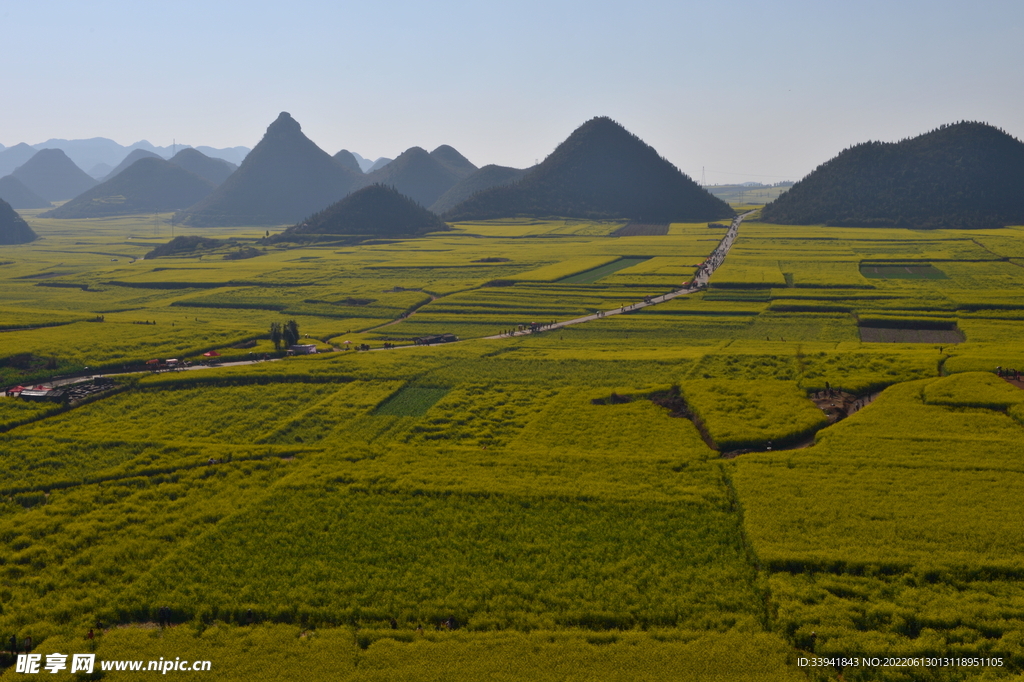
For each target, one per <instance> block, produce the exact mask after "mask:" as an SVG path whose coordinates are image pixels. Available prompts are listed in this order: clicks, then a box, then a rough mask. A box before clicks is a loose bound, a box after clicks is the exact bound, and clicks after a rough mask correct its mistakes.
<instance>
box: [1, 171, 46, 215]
mask: <svg viewBox="0 0 1024 682" xmlns="http://www.w3.org/2000/svg"><path fill="white" fill-rule="evenodd" d="M0 199H3V200H4V201H6V202H7V203H8V204H10V205H11V207H12V208H50V202H49V201H47V200H46V199H44V198H42V197H41V196H39V195H38V194H36V193H35V192H33V191H32V190H30V189H29V188H28V187H26V186H25V183H23V182H22V181H21V180H19V179H18V178H16V177H14V176H13V175H5V176H4V177H2V178H0Z"/></svg>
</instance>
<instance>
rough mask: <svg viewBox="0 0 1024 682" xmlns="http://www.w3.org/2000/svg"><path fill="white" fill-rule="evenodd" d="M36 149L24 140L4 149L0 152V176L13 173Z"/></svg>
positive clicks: (34, 153)
mask: <svg viewBox="0 0 1024 682" xmlns="http://www.w3.org/2000/svg"><path fill="white" fill-rule="evenodd" d="M36 151H37V150H36V149H33V148H32V147H30V146H28V145H27V144H25V143H24V142H22V143H21V144H16V145H14V146H13V147H7V148H6V149H4V150H3V151H2V152H0V177H2V176H4V175H10V174H11V173H13V172H14V169H15V168H17V167H18V166H21V165H22V164H24V163H25V162H26V161H28V160H29V159H31V158H32V157H33V156H35V155H36Z"/></svg>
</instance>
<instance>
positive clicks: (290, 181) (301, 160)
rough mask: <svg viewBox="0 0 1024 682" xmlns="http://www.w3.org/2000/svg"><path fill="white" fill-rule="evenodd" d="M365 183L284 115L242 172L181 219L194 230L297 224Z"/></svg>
mask: <svg viewBox="0 0 1024 682" xmlns="http://www.w3.org/2000/svg"><path fill="white" fill-rule="evenodd" d="M361 179H362V178H361V177H360V176H357V175H356V174H355V172H353V171H351V170H349V169H347V168H345V167H343V166H341V165H340V164H338V163H337V162H335V160H334V159H332V158H331V156H330V155H329V154H328V153H327V152H325V151H324V150H322V149H320V148H319V147H317V146H316V144H314V143H313V141H312V140H310V139H309V138H308V137H306V136H305V135H303V134H302V128H301V126H299V124H298V122H297V121H296V120H295V119H293V118H292V117H291V115H289V114H288V113H287V112H281V114H280V116H278V118H277V120H275V121H274V122H273V123H271V124H270V126H268V127H267V132H266V134H265V135H264V136H263V139H262V140H260V142H259V144H257V145H256V147H255V148H254V149H253V150H252V151H251V152H249V154H248V155H247V156H246V157H245V160H244V161H243V162H242V165H241V166H240V167H239V168H238V170H237V171H235V172H234V173H232V174H231V176H230V177H228V178H227V179H226V180H225V181H224V182H223V183H222V184H221V185H220V186H219V187H217V189H216V190H214V192H212V193H211V194H210V196H208V197H207V198H206V199H204V200H203V201H201V202H199V203H198V204H197V205H195V206H193V207H191V208H189V209H188V210H187V211H184V212H183V213H182V214H181V215H180V216H178V218H179V220H181V221H182V222H184V223H185V224H187V225H192V226H195V227H212V226H218V225H220V226H227V225H282V224H294V223H296V222H298V221H299V220H302V219H303V218H304V217H306V216H308V215H310V214H311V213H313V212H315V211H319V210H321V209H323V208H325V207H326V206H328V205H330V204H331V203H333V202H335V201H338V200H339V199H341V198H342V197H344V196H345V195H346V194H348V193H349V191H350V190H351V188H352V187H353V186H354V185H355V184H356V183H357V181H361Z"/></svg>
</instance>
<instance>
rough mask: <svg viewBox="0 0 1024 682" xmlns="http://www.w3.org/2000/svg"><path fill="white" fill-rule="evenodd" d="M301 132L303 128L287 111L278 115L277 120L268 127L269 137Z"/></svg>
mask: <svg viewBox="0 0 1024 682" xmlns="http://www.w3.org/2000/svg"><path fill="white" fill-rule="evenodd" d="M301 132H302V126H300V125H299V122H298V121H296V120H295V119H294V118H292V115H291V114H289V113H288V112H287V111H282V112H281V113H280V114H278V115H277V119H276V120H275V121H274V122H273V123H271V124H270V125H269V126H267V135H288V134H291V133H301Z"/></svg>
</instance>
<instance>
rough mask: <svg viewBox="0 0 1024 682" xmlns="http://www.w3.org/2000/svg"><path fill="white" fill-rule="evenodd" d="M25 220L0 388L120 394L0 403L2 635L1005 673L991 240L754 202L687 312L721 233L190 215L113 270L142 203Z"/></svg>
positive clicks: (921, 676)
mask: <svg viewBox="0 0 1024 682" xmlns="http://www.w3.org/2000/svg"><path fill="white" fill-rule="evenodd" d="M27 214H28V216H29V223H30V224H31V226H32V228H33V229H34V230H35V231H36V232H37V233H38V234H39V235H40V236H42V237H43V239H40V240H38V241H36V242H32V243H30V244H25V245H20V246H15V247H5V250H4V257H3V259H2V264H0V278H2V279H3V284H4V286H3V287H0V328H2V330H3V331H2V333H0V339H2V341H3V345H2V351H0V379H2V383H3V386H4V387H9V388H12V389H13V388H15V387H21V388H22V389H26V388H28V389H30V390H31V387H35V386H43V387H46V386H49V385H51V382H52V381H53V380H54V378H56V377H64V378H65V379H68V380H70V379H79V378H83V379H84V378H86V377H92V376H95V375H98V374H104V375H107V376H108V377H109V378H110V379H111V380H112V382H113V383H112V385H111V386H110V387H108V388H104V389H103V390H102V391H98V392H97V393H94V394H91V395H89V396H88V397H86V398H84V399H82V400H81V401H77V400H76V401H72V402H27V401H24V400H21V399H17V398H13V397H3V398H0V429H2V433H0V457H2V458H3V465H4V472H5V475H4V476H3V479H2V481H0V576H3V580H2V583H0V636H2V637H3V640H2V641H3V642H5V643H6V642H11V638H12V637H13V638H14V640H15V644H16V645H17V646H16V647H14V648H15V649H17V648H19V647H23V646H24V642H25V641H26V640H27V639H28V638H31V640H32V642H33V643H34V645H35V651H37V652H41V653H42V654H48V653H53V652H65V653H66V652H67V651H72V650H73V651H78V650H83V651H84V647H85V646H86V645H85V644H83V643H84V642H85V641H86V640H84V639H83V637H85V636H86V633H88V632H89V631H90V630H91V631H92V632H93V633H94V638H93V639H91V640H88V646H89V647H93V648H92V649H90V650H94V651H95V652H96V653H97V654H98V655H99V656H100V657H104V658H140V659H141V658H147V659H148V658H154V659H155V658H159V657H161V656H165V657H171V658H173V657H175V656H192V654H193V653H195V656H194V658H211V659H213V660H215V661H220V662H221V663H220V666H221V670H224V671H227V670H230V671H231V672H230V674H228V673H222V674H219V676H218V679H239V680H242V679H255V678H257V677H259V675H270V676H271V677H273V675H274V674H277V675H284V674H285V673H283V672H281V671H285V670H289V669H294V668H289V666H297V665H299V664H300V662H301V665H303V666H305V668H304V670H307V671H308V675H307V676H308V677H309V679H311V680H312V679H316V680H319V679H324V680H327V679H332V680H337V679H342V680H375V679H405V680H420V679H422V680H427V679H437V677H438V673H439V672H443V673H445V674H446V675H448V676H453V675H455V674H456V673H458V674H460V675H461V676H463V677H466V678H469V679H487V678H488V676H490V677H494V678H495V679H497V677H495V676H496V675H500V674H505V675H507V676H509V677H510V678H514V677H517V676H518V677H523V676H526V675H529V676H530V677H531V678H532V679H538V680H548V679H550V680H565V679H573V680H587V679H598V678H600V679H610V680H667V679H688V680H693V679H696V680H725V679H728V680H764V679H772V680H788V679H792V680H801V679H838V678H837V675H838V674H839V673H840V672H841V674H842V679H844V680H927V679H949V680H959V679H971V678H975V677H977V678H978V679H1015V677H1014V676H1016V679H1019V676H1020V675H1021V674H1022V673H1024V556H1022V553H1021V552H1022V550H1021V547H1024V542H1022V540H1024V538H1022V537H1021V533H1022V530H1021V529H1022V528H1024V519H1022V518H1021V514H1022V511H1021V510H1022V507H1021V505H1020V499H1021V498H1022V495H1024V490H1022V486H1024V478H1021V477H1022V474H1024V468H1022V462H1024V445H1022V443H1024V426H1022V423H1024V409H1022V405H1024V391H1022V390H1021V385H1022V384H1021V382H1020V380H1019V370H1020V369H1021V368H1024V341H1022V336H1021V333H1022V331H1024V299H1022V298H1021V296H1020V295H1019V292H1020V290H1021V286H1022V285H1024V267H1022V266H1024V261H1022V260H1021V255H1022V254H1021V251H1020V248H1019V244H1020V243H1021V240H1022V239H1024V227H1008V228H1003V229H982V230H970V231H967V230H931V231H919V230H918V231H915V230H907V229H897V228H871V229H867V228H853V227H825V226H781V225H769V224H766V223H761V222H758V221H757V220H756V216H752V217H751V218H748V219H747V220H746V221H745V222H744V223H743V224H742V226H741V228H740V230H739V236H738V238H737V240H736V241H735V243H734V244H733V245H732V247H731V249H730V251H729V254H728V256H727V257H726V259H725V261H724V263H723V265H722V266H721V267H720V268H719V269H718V270H717V271H715V272H714V274H713V275H712V276H711V278H710V282H709V286H708V287H706V288H700V289H695V290H692V291H691V290H689V289H688V288H686V287H684V283H688V282H690V281H692V280H693V277H694V275H695V273H696V272H697V271H698V269H699V268H700V267H701V265H702V264H703V263H704V260H705V259H706V258H707V257H708V255H709V254H710V253H711V251H712V250H713V249H715V248H716V246H717V245H718V244H719V242H720V240H721V239H722V236H723V231H722V230H721V229H720V226H716V225H714V224H710V225H709V223H707V222H702V223H689V224H682V223H673V224H671V225H668V226H667V227H666V228H665V229H664V230H661V229H660V228H659V229H647V227H644V226H640V227H637V229H633V230H630V229H629V227H628V226H626V225H624V223H623V222H622V221H617V222H613V221H608V222H601V221H582V220H537V219H529V220H526V219H517V220H513V219H508V220H494V221H477V222H473V223H456V224H454V225H453V226H452V228H453V229H451V230H450V231H447V232H438V233H432V234H429V235H426V236H421V237H417V238H410V239H393V240H392V239H389V240H379V241H370V242H364V243H357V244H326V245H321V246H316V245H287V244H283V243H278V244H268V243H266V240H265V239H264V237H265V234H264V233H265V229H264V228H263V227H260V228H246V227H238V228H218V229H217V230H212V232H216V234H214V235H212V236H216V237H218V238H223V239H225V240H234V242H233V243H230V244H229V242H228V241H225V242H224V243H223V244H222V245H221V246H218V247H215V248H213V249H211V250H208V251H205V252H202V253H190V254H187V255H178V256H170V257H161V258H155V259H143V256H144V255H145V254H146V253H147V252H149V251H150V250H152V248H153V247H154V246H156V245H157V244H160V243H163V242H165V241H166V240H167V239H168V238H169V236H170V229H171V226H170V224H169V220H170V215H163V216H160V217H158V218H157V219H156V220H154V219H153V217H152V216H148V217H145V218H140V217H134V218H133V217H118V218H111V219H89V220H85V219H83V220H55V219H48V218H40V217H38V216H36V215H34V213H33V212H32V211H28V212H27ZM635 227H636V226H635ZM641 228H642V229H641ZM242 247H251V248H253V249H255V250H256V251H258V255H256V256H254V257H250V258H244V259H237V258H224V256H227V255H231V254H232V253H234V252H236V251H237V250H239V248H242ZM680 290H684V291H686V293H684V294H682V295H679V296H676V297H674V298H671V299H670V300H666V301H664V302H658V303H656V304H648V301H649V300H653V299H654V298H656V297H659V296H661V295H663V294H667V293H670V292H676V291H680ZM615 311H618V312H617V313H616V314H611V313H612V312H615ZM598 313H607V314H605V315H598ZM585 316H593V319H591V320H589V321H587V322H584V323H580V324H575V325H572V326H565V327H559V326H558V325H557V323H559V322H564V321H566V320H571V319H575V318H580V317H585ZM289 322H294V323H295V324H296V326H297V329H298V332H299V335H300V338H299V339H298V341H299V344H296V345H306V346H310V345H312V346H315V347H316V349H317V351H318V352H317V353H316V354H315V355H308V356H305V355H303V356H300V355H288V354H287V352H286V350H285V349H284V348H283V347H281V348H278V347H277V346H279V345H280V344H275V343H274V342H273V340H272V338H271V334H270V332H269V330H270V328H271V325H272V324H274V323H278V324H282V325H287V324H288V323H289ZM513 329H514V330H517V332H518V333H516V334H515V335H507V334H506V335H504V336H503V335H502V333H503V332H507V331H508V330H513ZM445 335H451V337H452V338H457V339H458V340H457V341H447V342H436V343H431V344H429V345H427V344H423V343H417V340H420V341H422V340H423V339H435V338H436V339H441V338H442V337H444V336H445ZM367 347H368V348H369V350H356V349H357V348H367ZM172 359H173V360H175V361H176V363H175V364H173V365H172V364H170V363H169V361H170V360H172ZM154 360H156V361H157V362H156V363H155V364H150V363H151V362H152V361H154ZM186 362H188V363H189V364H190V365H191V366H190V367H188V368H185V363H186ZM997 368H998V370H997ZM724 455H728V456H727V457H726V456H724ZM168 613H169V616H167V614H168ZM165 621H166V622H165ZM162 622H163V624H164V625H167V624H168V623H169V625H170V627H160V624H161V623H162ZM3 648H4V650H5V652H6V651H11V650H12V649H11V648H10V647H9V646H5V647H3ZM126 652H131V653H126ZM196 652H205V653H202V654H200V653H196ZM4 655H5V653H0V656H4ZM815 656H820V657H832V656H846V657H861V658H864V657H875V656H882V657H884V656H900V657H908V658H915V657H922V658H925V657H931V658H952V659H963V660H975V659H979V660H980V659H991V660H995V659H998V660H999V661H1000V665H998V666H991V665H990V666H987V667H985V668H984V669H983V670H982V669H981V668H972V667H970V666H966V667H965V666H947V667H945V668H942V669H941V670H939V669H937V668H935V667H929V668H926V667H918V668H914V667H904V668H899V669H895V668H893V669H884V668H879V667H869V666H860V667H847V668H846V669H845V670H842V671H838V670H836V669H834V668H831V667H829V668H827V669H825V668H823V669H820V670H816V671H810V672H808V669H807V668H802V667H800V666H799V665H797V661H798V659H799V658H801V657H804V658H806V657H815ZM741 662H742V663H741ZM254 671H257V672H254ZM274 671H278V672H277V673H275V672H274ZM502 671H503V672H502ZM108 675H109V678H110V679H112V680H116V679H128V678H127V677H118V673H116V672H111V673H108ZM181 675H182V677H183V678H184V679H191V677H190V674H188V673H182V674H181ZM20 677H21V676H20V675H19V674H17V673H16V672H15V671H14V670H13V668H11V669H8V670H7V671H6V672H5V673H4V674H3V675H2V676H0V679H3V680H7V679H11V680H13V679H20ZM57 677H58V678H59V677H60V676H59V675H58V676H57ZM194 677H195V678H196V679H198V678H199V677H200V675H199V674H198V673H197V674H195V675H194ZM271 677H268V678H267V679H270V678H271ZM66 678H67V679H70V676H66Z"/></svg>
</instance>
